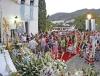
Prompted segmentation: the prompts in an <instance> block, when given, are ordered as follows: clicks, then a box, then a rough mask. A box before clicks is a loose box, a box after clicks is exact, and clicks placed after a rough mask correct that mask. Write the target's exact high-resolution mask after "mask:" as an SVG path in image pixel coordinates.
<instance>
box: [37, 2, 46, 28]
mask: <svg viewBox="0 0 100 76" xmlns="http://www.w3.org/2000/svg"><path fill="white" fill-rule="evenodd" d="M38 27H39V28H38V29H39V30H40V29H42V30H46V4H45V0H39V8H38Z"/></svg>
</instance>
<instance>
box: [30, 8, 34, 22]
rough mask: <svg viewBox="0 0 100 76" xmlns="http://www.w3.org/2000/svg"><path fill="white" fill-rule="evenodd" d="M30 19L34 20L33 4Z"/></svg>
mask: <svg viewBox="0 0 100 76" xmlns="http://www.w3.org/2000/svg"><path fill="white" fill-rule="evenodd" d="M30 20H33V6H30Z"/></svg>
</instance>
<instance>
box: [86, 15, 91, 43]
mask: <svg viewBox="0 0 100 76" xmlns="http://www.w3.org/2000/svg"><path fill="white" fill-rule="evenodd" d="M91 17H92V16H91V14H88V15H87V19H88V20H89V29H88V43H90V31H91Z"/></svg>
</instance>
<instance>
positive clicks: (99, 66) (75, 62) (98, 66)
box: [67, 55, 100, 71]
mask: <svg viewBox="0 0 100 76" xmlns="http://www.w3.org/2000/svg"><path fill="white" fill-rule="evenodd" d="M74 67H75V68H76V69H79V68H80V67H84V68H85V67H88V63H87V62H85V60H84V58H81V57H79V56H78V55H77V56H75V57H73V58H72V59H70V60H69V61H68V63H67V71H72V70H73V68H74ZM94 69H95V70H97V71H100V61H98V62H95V63H94Z"/></svg>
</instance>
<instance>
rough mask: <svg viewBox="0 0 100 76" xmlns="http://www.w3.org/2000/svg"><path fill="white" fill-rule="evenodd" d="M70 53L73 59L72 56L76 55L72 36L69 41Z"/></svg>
mask: <svg viewBox="0 0 100 76" xmlns="http://www.w3.org/2000/svg"><path fill="white" fill-rule="evenodd" d="M68 52H69V57H71V54H75V53H76V50H75V47H74V44H73V42H72V39H71V37H70V36H69V41H68Z"/></svg>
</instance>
